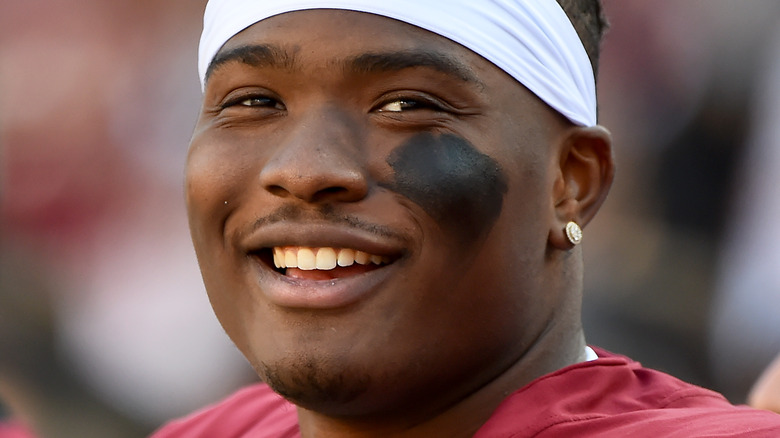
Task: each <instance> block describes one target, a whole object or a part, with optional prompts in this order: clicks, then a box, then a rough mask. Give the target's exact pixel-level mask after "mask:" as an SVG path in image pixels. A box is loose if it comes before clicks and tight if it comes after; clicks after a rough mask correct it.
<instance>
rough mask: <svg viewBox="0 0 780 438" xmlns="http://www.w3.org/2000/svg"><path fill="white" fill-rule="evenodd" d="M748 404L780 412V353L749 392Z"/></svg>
mask: <svg viewBox="0 0 780 438" xmlns="http://www.w3.org/2000/svg"><path fill="white" fill-rule="evenodd" d="M747 401H748V404H749V405H750V406H753V407H754V408H758V409H766V410H768V411H773V412H777V413H778V414H780V355H778V356H777V357H776V358H775V359H774V360H773V361H772V363H771V364H769V366H768V367H767V368H766V370H764V372H763V373H762V374H761V377H760V378H759V379H758V380H757V381H756V384H755V385H754V386H753V388H752V389H751V391H750V394H748V400H747Z"/></svg>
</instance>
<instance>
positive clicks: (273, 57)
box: [205, 44, 296, 82]
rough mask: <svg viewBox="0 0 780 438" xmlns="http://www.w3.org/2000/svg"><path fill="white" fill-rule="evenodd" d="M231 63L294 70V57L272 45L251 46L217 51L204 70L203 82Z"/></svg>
mask: <svg viewBox="0 0 780 438" xmlns="http://www.w3.org/2000/svg"><path fill="white" fill-rule="evenodd" d="M231 62H239V63H242V64H247V65H250V66H252V67H274V68H281V69H285V70H294V69H295V65H296V60H295V55H294V54H291V53H289V52H287V51H286V50H284V49H282V48H281V47H278V46H275V45H272V44H251V45H245V46H239V47H236V48H234V49H230V50H226V51H221V50H220V51H219V52H218V53H217V54H216V55H215V56H214V59H212V60H211V63H210V64H209V67H208V69H206V77H205V82H208V80H209V77H210V76H211V75H212V74H213V73H214V72H215V71H216V70H218V69H219V68H220V67H222V66H223V65H225V64H228V63H231Z"/></svg>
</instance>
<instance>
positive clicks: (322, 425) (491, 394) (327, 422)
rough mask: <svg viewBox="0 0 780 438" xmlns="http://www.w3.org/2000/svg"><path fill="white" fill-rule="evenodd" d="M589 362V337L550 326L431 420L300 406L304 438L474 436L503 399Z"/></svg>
mask: <svg viewBox="0 0 780 438" xmlns="http://www.w3.org/2000/svg"><path fill="white" fill-rule="evenodd" d="M584 360H585V337H584V335H583V332H582V329H581V327H580V326H579V324H577V325H576V327H552V326H551V327H548V329H547V330H546V331H545V332H544V333H542V334H541V336H540V338H539V339H538V342H536V343H534V344H533V345H532V346H531V348H529V349H528V350H527V351H525V352H524V354H523V355H522V356H521V357H520V358H518V359H517V360H516V361H515V362H513V363H512V364H511V366H510V367H508V368H507V369H505V370H504V371H503V372H501V373H500V374H499V375H497V376H495V378H494V379H493V380H491V381H489V382H487V384H485V385H484V386H482V387H480V388H479V389H478V390H477V391H475V392H473V393H471V394H468V395H467V396H466V397H464V398H462V399H461V400H459V401H457V402H456V403H455V404H453V405H451V406H448V407H446V408H445V409H444V410H442V411H440V412H438V413H436V414H435V415H433V416H430V417H428V418H425V419H422V420H418V421H416V422H413V423H411V424H410V423H409V421H408V420H407V419H406V418H400V417H399V416H395V417H389V418H375V417H372V418H371V419H364V418H334V417H330V416H327V415H322V414H320V413H318V412H314V411H310V410H307V409H303V408H299V409H298V417H299V423H300V427H301V435H302V436H303V437H304V438H343V437H353V438H357V437H375V436H393V437H404V438H418V437H420V438H422V437H430V436H447V437H453V438H458V437H471V436H473V435H474V434H475V433H476V432H477V431H478V430H479V428H480V427H481V426H482V425H483V424H484V423H485V422H486V421H487V420H488V419H489V418H490V416H491V415H492V414H493V412H494V411H495V409H496V408H497V407H498V405H499V404H501V402H502V401H503V400H504V399H505V398H506V397H508V396H509V395H510V394H512V393H513V392H515V391H517V390H518V389H520V388H522V387H523V386H525V385H527V384H529V383H530V382H532V381H533V380H535V379H537V378H539V377H541V376H543V375H545V374H548V373H551V372H554V371H556V370H558V369H561V368H564V367H566V366H569V365H572V364H574V363H577V362H582V361H584Z"/></svg>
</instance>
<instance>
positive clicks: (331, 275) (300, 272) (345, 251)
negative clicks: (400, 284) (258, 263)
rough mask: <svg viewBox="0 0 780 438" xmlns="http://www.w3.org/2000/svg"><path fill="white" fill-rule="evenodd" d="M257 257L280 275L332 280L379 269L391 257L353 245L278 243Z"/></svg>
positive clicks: (390, 260)
mask: <svg viewBox="0 0 780 438" xmlns="http://www.w3.org/2000/svg"><path fill="white" fill-rule="evenodd" d="M257 255H258V257H259V258H260V259H261V260H262V261H263V262H264V263H266V264H268V265H269V266H271V267H273V269H274V270H275V271H276V272H278V273H279V274H281V275H285V276H287V277H292V278H300V279H308V280H333V279H336V278H345V277H351V276H355V275H359V274H362V273H365V272H369V271H373V270H375V269H379V268H381V267H382V266H385V265H388V264H390V263H392V262H393V260H392V259H391V258H390V257H387V256H379V255H375V254H369V253H367V252H364V251H358V250H355V249H351V248H333V247H307V246H277V247H274V248H267V249H265V250H263V251H260V253H258V254H257Z"/></svg>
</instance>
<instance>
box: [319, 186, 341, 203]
mask: <svg viewBox="0 0 780 438" xmlns="http://www.w3.org/2000/svg"><path fill="white" fill-rule="evenodd" d="M348 192H349V190H348V189H346V188H344V187H326V188H324V189H322V190H320V191H318V192H317V193H315V194H314V196H312V201H314V202H317V201H323V200H326V199H340V198H341V197H343V196H347V195H348Z"/></svg>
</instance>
